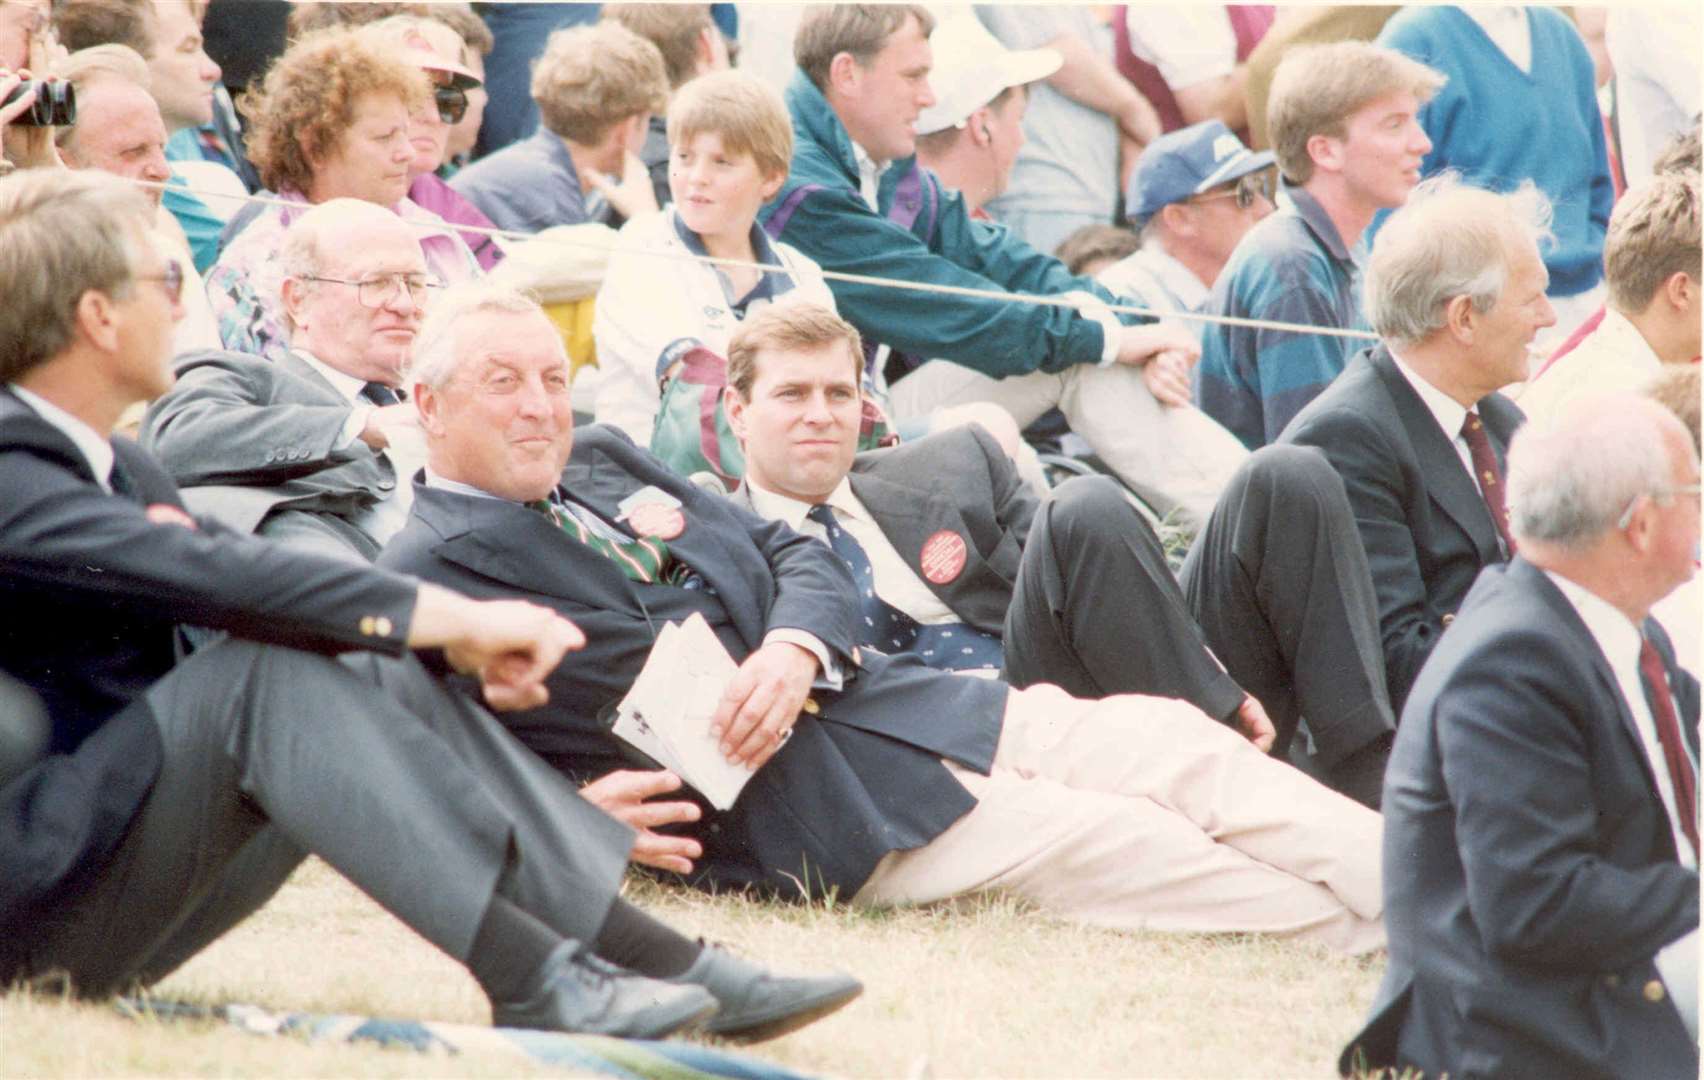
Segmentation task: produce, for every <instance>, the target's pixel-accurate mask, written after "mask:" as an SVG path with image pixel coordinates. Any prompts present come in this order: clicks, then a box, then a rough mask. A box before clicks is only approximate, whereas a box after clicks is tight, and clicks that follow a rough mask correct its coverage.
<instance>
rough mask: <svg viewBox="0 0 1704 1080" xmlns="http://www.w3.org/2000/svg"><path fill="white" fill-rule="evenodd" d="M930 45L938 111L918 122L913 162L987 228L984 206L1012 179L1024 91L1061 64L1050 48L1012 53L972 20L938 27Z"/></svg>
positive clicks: (931, 109)
mask: <svg viewBox="0 0 1704 1080" xmlns="http://www.w3.org/2000/svg"><path fill="white" fill-rule="evenodd" d="M929 44H930V46H931V47H932V48H933V49H934V50H935V56H936V59H937V64H936V66H935V69H934V71H933V72H931V73H930V82H931V83H932V84H933V86H934V89H935V104H933V105H931V106H929V107H928V108H926V109H924V110H923V111H922V113H921V114H919V115H918V117H917V160H918V161H919V162H920V163H921V164H922V165H923V166H924V167H925V168H928V169H933V170H934V171H935V175H937V176H939V177H940V178H941V182H942V183H944V184H946V185H947V186H948V187H955V188H958V190H959V194H961V195H963V196H964V208H965V210H966V211H967V212H969V214H970V216H971V217H973V218H976V219H978V220H981V221H992V220H994V219H993V217H992V216H991V215H990V214H989V213H988V211H987V210H986V209H984V204H986V203H987V202H988V201H989V200H990V199H993V198H996V197H997V196H999V195H1000V193H1001V192H1003V191H1005V190H1006V185H1007V183H1008V182H1009V181H1010V180H1011V178H1012V165H1013V163H1014V162H1016V161H1017V158H1018V151H1019V150H1020V149H1021V148H1022V147H1023V145H1024V110H1025V109H1026V108H1027V107H1028V105H1029V84H1030V83H1033V82H1035V81H1037V80H1039V79H1045V78H1047V77H1048V76H1049V75H1051V74H1053V73H1054V72H1055V71H1058V70H1059V65H1060V64H1062V63H1064V58H1063V57H1061V56H1060V55H1059V53H1058V52H1057V51H1055V50H1053V49H1025V50H1023V51H1021V52H1015V51H1010V50H1008V49H1006V47H1005V46H1003V45H1001V44H1000V42H999V41H998V40H997V39H996V38H995V37H994V35H993V34H991V33H989V32H988V30H987V29H986V28H985V27H983V25H982V24H981V23H979V22H977V21H976V20H975V19H974V18H971V17H969V16H961V17H958V18H953V19H948V20H946V21H945V22H943V23H941V25H940V26H938V27H936V28H935V32H934V33H932V34H931V35H930V36H929Z"/></svg>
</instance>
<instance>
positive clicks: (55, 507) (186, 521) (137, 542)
mask: <svg viewBox="0 0 1704 1080" xmlns="http://www.w3.org/2000/svg"><path fill="white" fill-rule="evenodd" d="M113 450H114V454H115V459H116V465H117V468H116V469H115V473H122V474H123V478H124V480H123V482H122V483H121V482H120V481H119V480H118V479H116V477H115V487H122V488H125V489H127V490H128V494H120V495H109V494H108V493H107V492H106V491H105V490H104V489H102V488H101V487H100V486H99V484H98V483H97V482H96V480H95V477H94V476H93V475H92V474H91V472H90V470H89V465H88V462H87V460H86V459H85V458H84V457H83V455H82V453H81V452H79V451H78V450H77V449H76V447H75V446H73V445H72V444H71V442H70V441H69V440H68V439H66V437H65V436H64V435H62V434H61V433H60V432H59V431H58V430H57V429H55V428H54V427H53V426H52V425H50V424H48V423H47V422H46V421H44V420H42V419H41V418H40V417H39V416H38V415H36V413H35V411H34V410H32V409H31V408H29V407H28V406H27V405H25V404H24V403H23V402H21V401H20V400H18V398H17V397H16V396H14V395H13V394H12V393H11V392H10V390H9V389H6V388H3V387H0V611H5V612H6V615H7V618H6V619H4V620H0V669H3V670H5V671H7V672H8V673H10V674H11V675H13V676H15V677H16V678H18V679H19V680H20V681H22V682H23V683H24V684H25V685H27V686H29V687H30V688H31V689H32V690H34V691H35V692H36V693H37V694H38V695H39V696H40V697H41V699H42V701H43V703H44V704H45V705H46V707H47V712H48V716H49V719H50V722H51V737H50V745H49V755H48V756H47V757H46V758H45V759H44V760H43V761H41V762H39V763H38V764H37V765H36V766H35V767H34V768H31V769H30V770H28V771H26V772H24V773H23V774H21V775H20V776H18V777H16V778H15V779H13V780H11V781H10V782H9V783H7V784H6V785H5V787H4V788H0V940H4V939H5V938H6V936H7V935H8V934H12V933H19V934H21V933H23V932H24V931H23V929H22V928H21V927H20V926H17V925H14V922H13V921H14V920H15V919H17V918H19V917H21V916H23V915H24V914H25V913H26V909H28V908H29V907H31V906H32V905H36V904H40V903H44V902H47V901H49V900H50V899H51V897H52V895H53V894H54V892H55V891H56V890H58V889H60V888H61V887H64V886H65V885H66V883H67V881H68V879H70V878H71V877H72V875H73V874H74V873H75V872H78V871H86V870H88V869H91V868H93V867H96V866H98V865H99V863H100V861H101V860H102V859H103V858H104V857H106V856H107V855H108V854H110V852H111V851H112V849H113V848H114V847H115V846H116V845H117V843H118V841H119V840H120V838H121V837H122V836H123V833H124V830H125V828H126V827H127V826H128V825H129V823H130V820H131V818H132V817H133V816H134V814H135V812H136V810H137V809H138V808H139V807H140V806H141V804H142V802H143V800H144V799H145V798H146V796H147V793H148V790H149V788H150V787H151V786H152V784H153V782H154V778H155V776H156V775H157V773H158V770H159V766H160V760H161V754H160V746H159V737H158V733H157V730H156V727H155V724H154V722H153V718H152V715H151V714H150V713H149V712H148V709H147V702H146V699H145V698H144V697H143V695H144V693H145V692H146V691H147V690H148V688H149V687H150V686H152V685H153V684H154V682H155V681H156V680H158V679H159V678H160V677H161V676H163V675H165V674H166V673H167V672H168V671H170V670H171V668H172V667H173V665H174V664H175V663H176V660H177V654H176V631H177V628H178V625H179V624H180V623H182V624H193V625H198V626H206V627H211V628H214V629H221V630H229V631H231V632H232V633H235V634H237V635H239V636H242V637H248V638H252V639H254V640H257V641H266V642H272V643H276V644H283V645H291V646H295V647H298V648H304V649H312V650H315V651H319V652H325V653H334V652H339V651H342V650H346V649H350V648H356V647H359V648H364V649H374V650H378V651H384V652H390V653H400V652H402V651H403V648H404V641H405V639H406V637H407V633H408V626H409V621H410V618H411V617H412V612H413V608H414V595H415V591H416V586H415V584H414V583H413V582H412V581H409V580H407V579H405V578H401V577H398V576H397V575H394V574H388V573H382V572H379V571H374V570H372V569H371V568H368V567H365V566H356V565H354V564H353V563H349V562H344V561H339V560H333V559H327V558H324V557H320V556H315V555H310V554H305V553H300V552H295V551H292V550H290V549H288V548H285V547H282V546H281V545H277V544H272V543H268V542H267V541H264V540H260V539H257V538H255V537H250V536H243V535H240V534H237V533H235V532H232V531H231V530H229V529H227V528H225V527H223V526H221V525H219V524H218V523H217V522H214V521H211V520H195V521H194V522H193V526H192V525H191V522H192V519H190V518H189V517H188V516H187V515H186V514H184V513H183V509H182V503H181V501H180V500H179V498H178V495H177V489H176V488H175V487H174V486H173V484H172V481H171V479H170V478H169V477H168V476H167V475H166V474H165V473H164V471H162V470H161V469H160V467H159V464H158V463H157V462H155V461H154V460H153V459H152V458H151V457H149V456H148V455H147V454H146V453H145V452H143V451H142V450H141V449H140V448H139V447H137V446H136V445H135V444H134V443H132V442H131V441H129V440H128V439H123V438H116V439H114V440H113ZM167 518H176V519H177V520H176V521H172V520H163V519H167ZM380 629H383V630H384V632H383V633H379V632H378V631H379V630H380Z"/></svg>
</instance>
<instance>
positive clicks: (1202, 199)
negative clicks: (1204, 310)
mask: <svg viewBox="0 0 1704 1080" xmlns="http://www.w3.org/2000/svg"><path fill="white" fill-rule="evenodd" d="M1272 162H1273V155H1272V151H1270V150H1262V151H1261V152H1260V153H1258V154H1257V153H1254V152H1253V151H1251V150H1250V149H1249V148H1248V147H1246V146H1244V145H1243V143H1242V140H1241V139H1239V138H1237V137H1236V135H1235V134H1234V133H1233V132H1232V131H1231V129H1230V128H1228V127H1226V126H1225V124H1224V122H1223V121H1221V120H1203V121H1202V122H1201V123H1199V124H1191V125H1190V126H1188V127H1185V128H1179V129H1178V130H1176V131H1173V132H1169V133H1167V134H1165V135H1162V136H1160V137H1159V138H1158V139H1155V140H1154V141H1153V142H1151V143H1149V144H1148V147H1147V149H1145V150H1143V151H1142V156H1141V157H1139V158H1137V159H1136V168H1135V169H1134V170H1132V172H1131V174H1130V186H1129V187H1128V188H1127V189H1126V191H1125V193H1124V210H1125V214H1126V216H1127V217H1128V218H1129V219H1130V224H1131V225H1133V226H1135V228H1136V229H1137V230H1138V231H1139V232H1140V234H1141V237H1142V247H1141V248H1140V250H1138V251H1137V252H1136V253H1135V254H1133V255H1130V256H1128V257H1127V258H1125V259H1122V260H1120V261H1119V262H1117V263H1115V264H1113V265H1112V266H1109V267H1107V268H1106V269H1105V270H1103V271H1101V273H1100V274H1099V275H1097V277H1098V278H1099V280H1100V282H1101V284H1103V285H1105V286H1106V287H1107V288H1109V289H1111V290H1112V291H1113V292H1116V293H1123V294H1125V295H1128V296H1140V297H1142V298H1143V299H1144V300H1146V301H1147V302H1148V303H1149V304H1151V305H1153V306H1154V307H1155V308H1163V309H1165V310H1167V311H1195V310H1197V309H1199V308H1200V307H1201V306H1202V305H1203V304H1204V303H1206V301H1207V294H1208V292H1209V291H1210V290H1211V289H1212V288H1213V282H1214V281H1215V280H1217V278H1218V277H1219V271H1220V270H1221V269H1223V268H1224V265H1225V263H1226V261H1228V260H1229V259H1230V257H1231V252H1232V251H1233V250H1235V248H1236V246H1237V242H1238V241H1239V240H1241V239H1242V238H1243V234H1244V233H1246V232H1248V230H1249V229H1250V228H1252V227H1253V226H1254V224H1255V222H1257V221H1259V220H1260V219H1261V218H1263V217H1265V216H1266V215H1267V214H1270V213H1271V212H1272V174H1271V173H1270V172H1268V170H1269V169H1270V168H1271V167H1272ZM1195 325H1197V326H1199V324H1195Z"/></svg>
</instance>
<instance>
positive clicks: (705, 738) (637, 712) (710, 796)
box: [610, 614, 752, 810]
mask: <svg viewBox="0 0 1704 1080" xmlns="http://www.w3.org/2000/svg"><path fill="white" fill-rule="evenodd" d="M738 670H739V665H737V664H735V663H734V658H733V657H731V656H729V655H728V650H727V649H726V648H724V647H723V646H722V643H721V642H720V641H719V640H717V638H716V634H715V632H714V631H713V630H711V629H710V624H709V623H707V622H705V621H704V616H702V615H698V614H694V615H692V616H691V617H689V618H688V619H687V620H686V621H685V622H679V623H668V624H667V625H665V626H664V627H663V631H662V633H660V634H658V635H657V641H656V644H654V645H652V646H651V655H650V656H648V657H646V658H645V667H644V668H643V669H642V670H641V671H640V672H639V677H638V678H637V679H635V680H634V681H633V687H632V688H631V689H630V690H628V691H627V696H626V697H624V698H622V699H621V702H620V704H618V705H617V706H616V713H615V720H614V723H613V724H612V725H611V726H610V730H611V731H613V732H614V733H615V734H616V735H617V736H619V737H620V738H621V739H623V740H624V741H626V742H627V743H628V744H629V745H631V746H632V747H633V748H634V749H636V750H638V751H639V752H641V753H643V754H645V755H647V756H649V757H650V758H651V759H652V760H654V761H656V763H657V764H659V765H661V766H662V767H663V768H665V769H669V770H671V771H673V772H674V773H675V775H677V776H679V777H680V778H681V780H682V781H683V782H685V783H686V784H687V785H689V786H690V787H692V788H693V789H694V790H696V791H697V792H698V793H699V794H701V795H703V796H704V798H705V799H707V800H709V802H710V805H711V806H714V807H715V808H716V809H718V810H726V809H728V808H729V807H730V806H732V805H734V800H735V799H737V798H739V797H740V789H742V788H744V787H745V783H746V781H747V780H750V779H751V776H752V770H751V769H750V768H748V767H747V766H745V765H735V764H733V763H732V762H730V761H728V759H727V758H725V757H723V756H722V750H721V747H720V746H719V745H718V744H717V741H716V737H715V736H713V735H711V734H710V718H711V717H712V716H714V715H715V713H716V703H717V701H719V700H720V699H721V697H722V690H723V688H725V687H726V686H727V685H728V680H729V679H731V678H733V677H734V673H735V672H736V671H738Z"/></svg>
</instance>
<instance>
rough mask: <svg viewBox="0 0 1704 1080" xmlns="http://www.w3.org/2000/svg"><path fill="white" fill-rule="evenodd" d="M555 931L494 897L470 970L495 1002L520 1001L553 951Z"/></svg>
mask: <svg viewBox="0 0 1704 1080" xmlns="http://www.w3.org/2000/svg"><path fill="white" fill-rule="evenodd" d="M561 942H562V937H561V935H559V934H557V933H556V931H554V930H552V929H551V928H550V927H548V926H546V925H545V924H544V923H542V922H540V921H538V920H537V919H535V918H533V917H532V916H531V915H529V914H527V913H526V912H525V911H522V910H521V909H520V908H518V907H516V906H515V905H514V904H513V903H512V902H510V901H508V900H505V899H503V897H501V896H492V897H491V903H490V904H489V905H488V906H487V907H486V909H485V917H484V918H483V919H480V920H479V929H478V931H476V932H475V933H474V935H473V947H472V948H471V949H470V950H469V951H468V958H467V967H468V970H469V971H471V972H473V977H474V978H475V979H477V980H479V985H480V986H481V987H483V988H484V990H485V996H486V997H489V998H490V999H491V1000H492V1001H519V1000H520V999H521V997H522V996H523V995H524V994H525V993H526V992H527V988H528V987H527V984H528V983H529V982H530V981H531V979H532V977H533V975H534V974H536V973H537V971H538V969H539V967H540V966H541V965H542V964H543V963H544V961H545V958H546V957H548V956H549V955H550V950H552V949H554V948H556V946H557V945H559V944H561Z"/></svg>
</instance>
